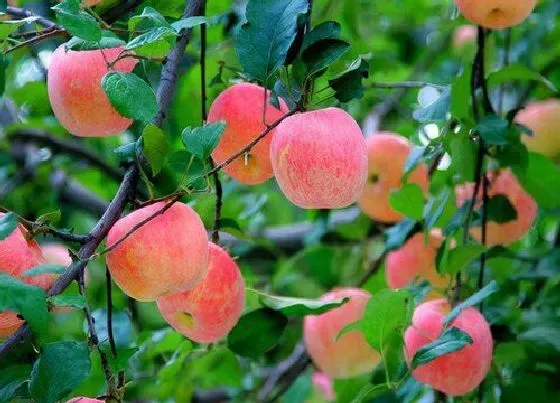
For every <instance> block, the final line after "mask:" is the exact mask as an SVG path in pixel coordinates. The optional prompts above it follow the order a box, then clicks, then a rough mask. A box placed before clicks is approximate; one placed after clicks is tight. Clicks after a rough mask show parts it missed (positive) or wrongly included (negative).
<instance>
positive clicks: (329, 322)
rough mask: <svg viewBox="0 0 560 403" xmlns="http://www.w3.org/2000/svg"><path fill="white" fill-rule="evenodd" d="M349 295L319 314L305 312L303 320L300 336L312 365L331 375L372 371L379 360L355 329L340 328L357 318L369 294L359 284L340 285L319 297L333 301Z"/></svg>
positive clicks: (334, 376)
mask: <svg viewBox="0 0 560 403" xmlns="http://www.w3.org/2000/svg"><path fill="white" fill-rule="evenodd" d="M345 297H349V298H350V301H349V302H347V303H346V304H344V305H342V306H340V307H338V308H335V309H333V310H331V311H329V312H326V313H323V314H321V315H308V316H306V317H305V319H304V321H303V336H304V340H305V345H306V347H307V351H308V352H309V355H310V356H311V358H312V359H313V362H314V363H315V365H316V366H317V367H318V368H319V370H321V371H322V372H324V373H325V374H326V375H327V376H329V377H330V378H333V379H344V378H352V377H355V376H357V375H360V374H364V373H367V372H370V371H372V370H373V369H374V368H375V367H376V366H377V364H378V363H379V361H380V354H379V353H378V352H377V351H375V350H373V349H372V348H371V347H370V346H369V344H368V343H367V341H366V339H365V338H364V336H363V334H362V333H361V332H359V331H358V330H353V331H351V332H348V333H345V334H344V335H342V336H341V337H340V338H338V340H337V336H338V334H339V333H340V331H341V330H342V329H343V328H344V327H345V326H346V325H349V324H350V323H353V322H356V321H358V320H360V319H361V318H362V316H363V314H364V311H365V308H366V305H367V302H368V300H369V299H370V294H369V293H368V292H367V291H364V290H361V289H358V288H340V289H334V290H333V291H331V292H329V293H327V294H325V295H324V296H323V297H322V298H321V301H326V302H328V301H336V300H339V299H342V298H345Z"/></svg>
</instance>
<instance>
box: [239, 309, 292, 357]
mask: <svg viewBox="0 0 560 403" xmlns="http://www.w3.org/2000/svg"><path fill="white" fill-rule="evenodd" d="M287 324H288V319H287V318H286V316H284V315H283V314H281V313H280V312H276V311H274V310H272V309H269V308H261V309H257V310H256V311H252V312H249V313H247V314H245V315H243V316H242V317H241V319H239V322H237V325H235V327H234V328H233V329H232V330H231V332H230V333H229V335H228V347H229V349H230V350H231V351H233V352H234V353H236V354H238V355H241V356H244V357H249V358H253V359H258V358H260V357H262V356H263V355H264V353H266V352H267V351H268V350H270V349H271V348H272V347H273V346H274V345H276V344H277V343H278V341H279V340H280V337H281V335H282V333H283V332H284V328H285V327H286V325H287Z"/></svg>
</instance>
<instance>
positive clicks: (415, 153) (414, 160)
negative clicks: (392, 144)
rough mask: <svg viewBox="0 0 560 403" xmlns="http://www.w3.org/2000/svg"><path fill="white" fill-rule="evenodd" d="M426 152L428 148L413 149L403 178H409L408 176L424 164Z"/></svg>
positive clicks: (405, 164) (418, 147) (406, 162)
mask: <svg viewBox="0 0 560 403" xmlns="http://www.w3.org/2000/svg"><path fill="white" fill-rule="evenodd" d="M425 152H426V147H422V146H414V147H412V150H411V151H410V153H409V154H408V156H407V157H406V161H405V163H404V168H403V169H404V174H403V178H408V175H410V174H411V173H412V171H414V170H415V169H416V167H417V166H418V165H420V164H421V163H422V161H423V160H424V153H425Z"/></svg>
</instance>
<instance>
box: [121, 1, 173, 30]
mask: <svg viewBox="0 0 560 403" xmlns="http://www.w3.org/2000/svg"><path fill="white" fill-rule="evenodd" d="M169 26H170V25H169V23H168V22H167V21H166V20H165V17H164V16H163V15H161V14H160V13H158V12H157V11H156V10H155V9H154V8H152V7H144V10H142V14H140V15H135V16H132V17H130V19H129V20H128V31H129V32H130V33H134V32H135V31H138V30H150V29H152V28H158V27H169Z"/></svg>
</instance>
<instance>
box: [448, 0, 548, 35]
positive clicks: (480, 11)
mask: <svg viewBox="0 0 560 403" xmlns="http://www.w3.org/2000/svg"><path fill="white" fill-rule="evenodd" d="M455 3H456V4H457V8H459V11H460V12H461V14H463V15H464V16H465V18H466V19H468V20H470V21H471V22H473V23H475V24H477V25H481V26H483V27H485V28H493V29H504V28H508V27H513V26H515V25H518V24H521V23H522V22H523V21H525V20H526V19H527V17H528V16H529V15H530V14H531V12H532V11H533V9H534V8H535V5H536V4H537V0H455Z"/></svg>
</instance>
